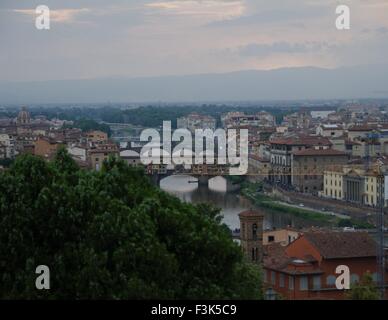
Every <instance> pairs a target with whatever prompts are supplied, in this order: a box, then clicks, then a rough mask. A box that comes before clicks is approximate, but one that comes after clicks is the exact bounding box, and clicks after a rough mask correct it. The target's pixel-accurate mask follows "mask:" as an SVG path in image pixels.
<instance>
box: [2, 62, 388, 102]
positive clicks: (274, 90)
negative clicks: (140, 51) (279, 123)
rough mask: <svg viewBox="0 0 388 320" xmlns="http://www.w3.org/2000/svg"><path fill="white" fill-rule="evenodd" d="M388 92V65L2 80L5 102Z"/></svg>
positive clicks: (364, 95)
mask: <svg viewBox="0 0 388 320" xmlns="http://www.w3.org/2000/svg"><path fill="white" fill-rule="evenodd" d="M384 97H388V66H362V67H351V68H340V69H330V70H329V69H319V68H287V69H277V70H271V71H240V72H233V73H226V74H202V75H188V76H169V77H156V78H112V79H93V80H66V81H48V82H23V83H0V104H5V103H50V102H52V103H61V102H65V103H66V102H80V103H81V102H108V101H110V102H136V101H138V102H141V101H149V102H152V101H166V102H174V101H216V100H224V101H225V100H230V101H233V100H272V99H280V100H282V99H290V100H291V99H337V98H384Z"/></svg>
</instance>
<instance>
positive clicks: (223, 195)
mask: <svg viewBox="0 0 388 320" xmlns="http://www.w3.org/2000/svg"><path fill="white" fill-rule="evenodd" d="M196 180H197V179H195V178H193V177H190V176H171V177H168V178H165V179H163V180H162V181H161V183H160V187H161V188H162V189H163V190H165V191H167V192H169V193H171V194H174V195H175V196H177V197H178V198H180V199H181V200H183V201H186V202H190V203H194V204H197V203H210V204H212V205H214V206H215V207H217V208H220V209H221V213H222V215H223V216H224V220H223V221H224V223H225V224H226V225H227V226H228V227H229V228H230V229H232V230H234V229H236V228H240V222H239V218H238V214H239V213H240V212H242V211H244V210H247V209H250V208H255V207H254V206H252V204H251V202H250V201H249V200H247V199H244V198H243V197H241V196H240V195H239V194H238V192H237V193H235V192H227V191H226V180H225V178H222V177H215V178H213V179H211V180H210V181H209V188H208V187H204V186H200V187H199V186H198V184H197V183H190V182H193V181H196ZM256 209H259V210H261V211H262V212H263V213H264V229H265V230H267V229H273V228H276V229H281V228H285V227H288V226H291V227H293V228H298V229H299V228H303V227H310V226H313V225H314V224H313V223H312V222H311V221H305V220H303V219H301V218H297V217H295V216H292V215H289V214H286V213H277V212H270V211H269V210H266V209H264V208H256Z"/></svg>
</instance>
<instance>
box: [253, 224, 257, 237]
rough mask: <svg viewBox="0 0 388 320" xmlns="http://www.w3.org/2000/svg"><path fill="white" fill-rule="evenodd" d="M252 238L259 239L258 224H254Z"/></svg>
mask: <svg viewBox="0 0 388 320" xmlns="http://www.w3.org/2000/svg"><path fill="white" fill-rule="evenodd" d="M252 238H253V240H256V239H257V224H256V223H254V224H253V225H252Z"/></svg>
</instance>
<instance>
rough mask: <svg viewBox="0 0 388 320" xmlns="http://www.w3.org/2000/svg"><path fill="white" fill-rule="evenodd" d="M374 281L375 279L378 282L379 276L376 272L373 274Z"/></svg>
mask: <svg viewBox="0 0 388 320" xmlns="http://www.w3.org/2000/svg"><path fill="white" fill-rule="evenodd" d="M372 279H373V281H374V282H377V280H378V274H377V273H376V272H375V273H373V274H372Z"/></svg>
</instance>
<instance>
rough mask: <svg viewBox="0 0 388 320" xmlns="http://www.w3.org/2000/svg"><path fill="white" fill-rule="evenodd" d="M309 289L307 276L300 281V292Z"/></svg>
mask: <svg viewBox="0 0 388 320" xmlns="http://www.w3.org/2000/svg"><path fill="white" fill-rule="evenodd" d="M307 289H308V278H307V277H306V276H303V277H300V279H299V290H300V291H306V290H307Z"/></svg>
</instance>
